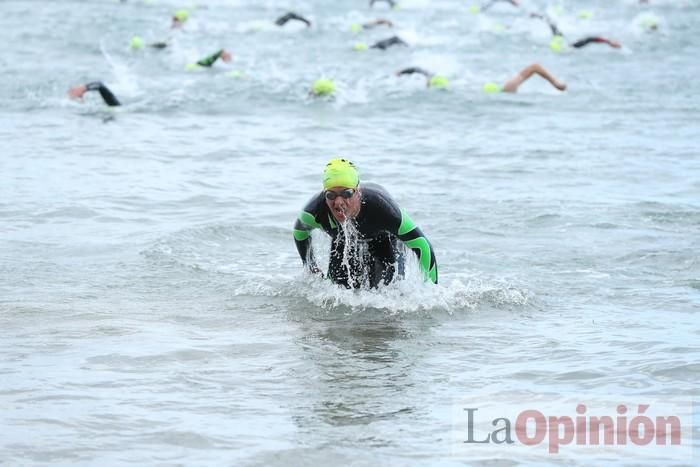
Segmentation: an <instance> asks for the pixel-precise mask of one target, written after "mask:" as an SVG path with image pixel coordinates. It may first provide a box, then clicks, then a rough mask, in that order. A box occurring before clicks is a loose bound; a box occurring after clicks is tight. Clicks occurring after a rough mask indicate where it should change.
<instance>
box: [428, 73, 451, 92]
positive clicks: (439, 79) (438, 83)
mask: <svg viewBox="0 0 700 467" xmlns="http://www.w3.org/2000/svg"><path fill="white" fill-rule="evenodd" d="M448 84H449V81H448V80H447V78H446V77H444V76H442V75H435V76H433V77H432V78H430V87H431V88H438V89H440V88H446V87H447V85H448Z"/></svg>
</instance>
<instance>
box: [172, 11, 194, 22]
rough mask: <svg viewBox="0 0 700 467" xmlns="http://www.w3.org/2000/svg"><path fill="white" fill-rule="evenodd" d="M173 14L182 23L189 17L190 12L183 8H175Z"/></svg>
mask: <svg viewBox="0 0 700 467" xmlns="http://www.w3.org/2000/svg"><path fill="white" fill-rule="evenodd" d="M173 16H174V18H175V19H177V20H178V21H179V22H181V23H184V22H185V21H187V18H189V17H190V13H189V12H188V11H187V10H185V9H184V8H183V9H181V10H177V11H176V12H175V14H174V15H173Z"/></svg>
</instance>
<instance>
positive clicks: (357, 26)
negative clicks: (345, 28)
mask: <svg viewBox="0 0 700 467" xmlns="http://www.w3.org/2000/svg"><path fill="white" fill-rule="evenodd" d="M350 31H352V32H360V31H362V25H361V24H360V23H353V24H351V25H350Z"/></svg>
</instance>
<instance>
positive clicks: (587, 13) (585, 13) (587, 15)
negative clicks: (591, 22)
mask: <svg viewBox="0 0 700 467" xmlns="http://www.w3.org/2000/svg"><path fill="white" fill-rule="evenodd" d="M578 17H579V19H591V18H593V12H592V11H591V10H581V11H579V13H578Z"/></svg>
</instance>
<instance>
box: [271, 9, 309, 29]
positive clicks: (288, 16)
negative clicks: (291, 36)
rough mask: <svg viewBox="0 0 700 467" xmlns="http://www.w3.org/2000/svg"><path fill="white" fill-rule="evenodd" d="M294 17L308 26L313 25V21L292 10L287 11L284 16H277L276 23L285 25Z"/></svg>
mask: <svg viewBox="0 0 700 467" xmlns="http://www.w3.org/2000/svg"><path fill="white" fill-rule="evenodd" d="M293 19H295V20H297V21H301V22H302V23H304V24H306V27H307V28H309V27H311V21H309V20H308V19H306V18H304V17H303V16H300V15H297V14H296V13H294V12H292V11H290V12H289V13H287V14H286V15H284V16H280V17H279V18H277V20H276V21H275V24H276V25H277V26H284V25H285V24H286V23H287V21H290V20H293Z"/></svg>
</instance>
